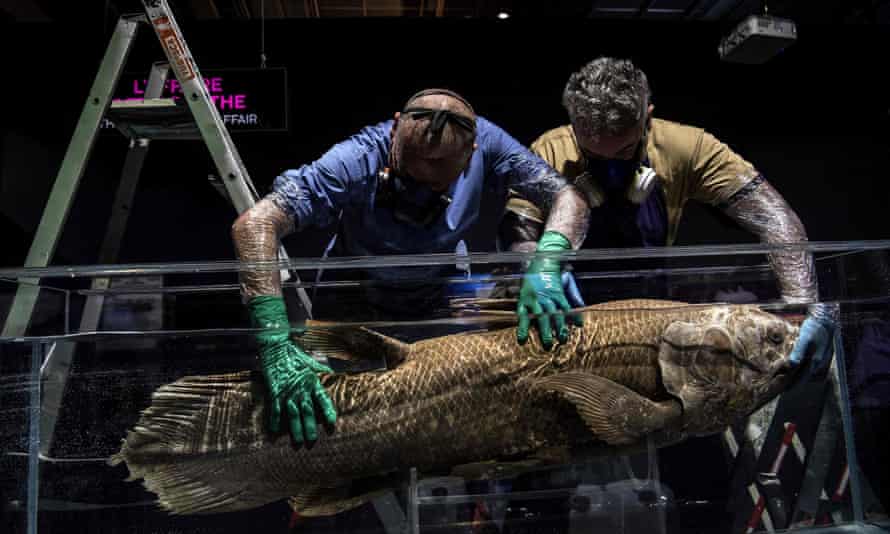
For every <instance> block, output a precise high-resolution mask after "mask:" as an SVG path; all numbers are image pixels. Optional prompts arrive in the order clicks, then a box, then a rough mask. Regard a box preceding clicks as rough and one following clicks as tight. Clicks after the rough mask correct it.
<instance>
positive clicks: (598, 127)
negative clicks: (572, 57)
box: [562, 57, 651, 137]
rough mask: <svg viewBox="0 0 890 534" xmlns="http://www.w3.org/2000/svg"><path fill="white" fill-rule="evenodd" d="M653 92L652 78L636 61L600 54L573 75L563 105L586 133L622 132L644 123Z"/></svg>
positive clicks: (615, 133) (577, 126) (563, 94)
mask: <svg viewBox="0 0 890 534" xmlns="http://www.w3.org/2000/svg"><path fill="white" fill-rule="evenodd" d="M650 96H651V92H650V90H649V81H648V80H647V79H646V75H645V74H644V73H643V71H641V70H640V69H638V68H637V67H636V66H635V65H634V64H633V62H631V61H630V60H628V59H616V58H611V57H600V58H597V59H594V60H593V61H591V62H590V63H588V64H586V65H584V66H583V67H582V68H581V70H579V71H578V72H575V73H573V74H572V75H571V76H570V77H569V81H568V83H567V84H566V87H565V89H564V90H563V93H562V105H563V106H564V107H565V108H566V110H567V111H568V112H569V118H570V119H571V121H572V124H573V125H574V126H575V128H576V129H578V130H581V132H582V134H583V135H589V136H595V137H598V136H600V135H603V134H606V135H618V134H622V133H624V132H627V131H628V130H629V129H630V128H632V127H634V126H636V125H639V124H640V121H641V120H642V119H643V117H645V115H646V108H648V106H649V98H650Z"/></svg>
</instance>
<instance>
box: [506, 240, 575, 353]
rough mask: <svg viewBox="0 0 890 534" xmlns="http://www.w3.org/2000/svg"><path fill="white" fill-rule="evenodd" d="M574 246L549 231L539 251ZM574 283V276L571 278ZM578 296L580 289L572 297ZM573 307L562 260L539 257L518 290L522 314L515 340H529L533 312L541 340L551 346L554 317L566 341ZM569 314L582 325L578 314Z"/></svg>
mask: <svg viewBox="0 0 890 534" xmlns="http://www.w3.org/2000/svg"><path fill="white" fill-rule="evenodd" d="M571 248H572V247H571V244H570V243H569V240H568V239H566V237H565V236H563V235H562V234H560V233H558V232H552V231H547V232H544V235H543V236H541V240H540V241H539V242H538V249H537V251H538V252H561V251H566V250H571ZM570 276H571V275H570ZM571 282H574V278H572V279H571ZM575 289H577V287H575ZM570 294H571V293H570ZM575 296H577V297H578V298H580V294H577V292H576V294H575V295H573V297H575ZM571 309H572V308H571V306H570V305H569V302H568V300H567V299H566V296H565V292H564V291H563V281H562V271H561V269H560V265H559V260H557V259H555V258H536V259H535V260H533V261H532V262H531V264H530V265H529V267H528V269H527V270H526V272H525V276H524V277H523V281H522V288H521V289H520V290H519V302H518V304H517V306H516V313H517V314H518V315H519V327H518V328H517V329H516V340H517V341H518V342H519V343H520V344H524V343H525V342H526V341H528V330H529V325H530V319H529V313H533V314H535V315H537V316H538V330H539V333H540V335H541V343H542V344H543V345H544V346H545V347H547V348H549V347H550V346H551V345H552V344H553V333H552V329H551V324H550V320H551V318H552V319H553V322H554V324H555V326H556V332H557V336H558V338H559V340H560V342H563V343H564V342H565V341H566V340H567V339H568V337H569V329H568V326H566V314H567V312H568V311H569V310H571ZM557 312H558V313H557ZM567 315H568V317H569V319H570V320H571V321H572V323H574V324H575V325H577V326H580V325H581V324H583V320H582V318H581V316H580V315H579V314H567Z"/></svg>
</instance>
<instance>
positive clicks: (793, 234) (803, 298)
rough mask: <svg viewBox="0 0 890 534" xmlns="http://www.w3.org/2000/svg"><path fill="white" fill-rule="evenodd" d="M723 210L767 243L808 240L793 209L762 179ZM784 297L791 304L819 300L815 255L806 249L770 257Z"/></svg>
mask: <svg viewBox="0 0 890 534" xmlns="http://www.w3.org/2000/svg"><path fill="white" fill-rule="evenodd" d="M724 211H725V212H726V214H727V215H729V216H730V217H732V218H733V219H734V220H735V221H736V222H738V223H739V224H740V225H741V226H742V227H743V228H745V229H746V230H748V231H750V232H751V233H753V234H755V235H757V236H758V237H759V238H760V240H761V241H762V242H764V243H769V244H779V243H796V242H803V241H806V240H807V234H806V230H804V227H803V224H802V223H801V222H800V218H798V216H797V214H796V213H794V210H792V209H791V206H789V205H788V203H787V202H785V199H784V198H782V195H780V194H779V193H778V191H776V190H775V189H774V188H773V187H772V186H771V185H770V184H769V182H767V181H766V180H765V179H763V178H762V177H758V178H755V179H754V180H753V181H752V182H751V183H750V184H749V185H748V186H746V187H744V188H742V190H741V191H739V193H736V194H735V195H734V196H733V197H732V198H730V200H729V202H728V203H727V204H726V205H725V206H724ZM769 261H770V264H771V265H772V267H773V271H774V272H775V273H776V278H778V281H779V290H780V291H781V293H782V298H783V299H784V300H785V301H786V302H789V303H810V302H815V301H817V300H818V299H819V286H818V283H817V281H816V268H815V265H814V264H813V255H812V254H810V252H808V251H805V250H790V251H777V252H773V253H771V254H770V255H769Z"/></svg>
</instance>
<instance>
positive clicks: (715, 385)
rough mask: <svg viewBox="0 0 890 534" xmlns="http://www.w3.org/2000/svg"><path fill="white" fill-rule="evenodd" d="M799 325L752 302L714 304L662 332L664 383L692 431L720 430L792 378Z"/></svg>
mask: <svg viewBox="0 0 890 534" xmlns="http://www.w3.org/2000/svg"><path fill="white" fill-rule="evenodd" d="M797 334H798V327H797V326H796V325H794V324H793V323H791V322H790V321H787V320H784V319H782V318H781V317H778V316H776V315H773V314H771V313H768V312H765V311H762V310H760V309H758V308H757V307H756V306H739V305H731V306H723V305H721V306H714V307H712V308H708V309H707V310H703V311H702V313H701V314H698V315H697V316H696V317H695V318H694V319H693V320H691V321H677V322H674V323H672V324H670V325H669V326H668V327H667V328H666V329H665V331H664V333H663V334H662V345H661V348H660V350H659V364H660V367H661V371H662V380H663V383H664V386H665V389H666V390H667V391H668V392H669V393H670V394H672V395H674V396H675V397H677V398H678V399H679V400H680V402H681V403H682V404H683V410H684V419H685V420H686V425H687V430H688V431H689V432H690V433H700V434H708V433H712V432H717V431H720V430H721V429H722V428H723V427H725V426H726V425H728V424H731V423H732V422H734V421H736V420H737V419H739V418H742V417H745V416H747V415H748V414H750V413H751V412H753V411H755V410H756V409H757V408H759V407H760V406H762V405H764V404H766V403H767V402H769V401H770V400H772V399H773V398H775V397H776V396H777V395H778V394H779V393H781V392H782V391H783V390H784V389H785V388H787V387H788V386H789V385H790V384H791V382H792V381H793V380H794V379H795V374H796V373H797V372H798V368H797V366H795V365H794V364H793V363H792V362H791V360H790V359H789V355H790V354H791V349H792V347H793V346H794V342H795V340H796V339H797Z"/></svg>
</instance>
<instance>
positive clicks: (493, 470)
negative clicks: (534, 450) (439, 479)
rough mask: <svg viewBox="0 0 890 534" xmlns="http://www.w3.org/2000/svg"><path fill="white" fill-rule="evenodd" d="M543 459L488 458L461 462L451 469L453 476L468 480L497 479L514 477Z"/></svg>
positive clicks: (539, 463)
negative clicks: (510, 460)
mask: <svg viewBox="0 0 890 534" xmlns="http://www.w3.org/2000/svg"><path fill="white" fill-rule="evenodd" d="M542 463H543V461H542V460H541V459H538V458H528V459H525V460H517V461H513V462H508V461H498V460H488V461H484V462H473V463H470V464H461V465H457V466H454V467H453V468H452V469H451V476H455V477H461V478H465V479H468V480H496V479H501V478H512V477H515V476H517V475H520V474H522V473H525V472H526V471H529V470H530V469H534V468H535V467H538V466H539V465H541V464H542Z"/></svg>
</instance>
